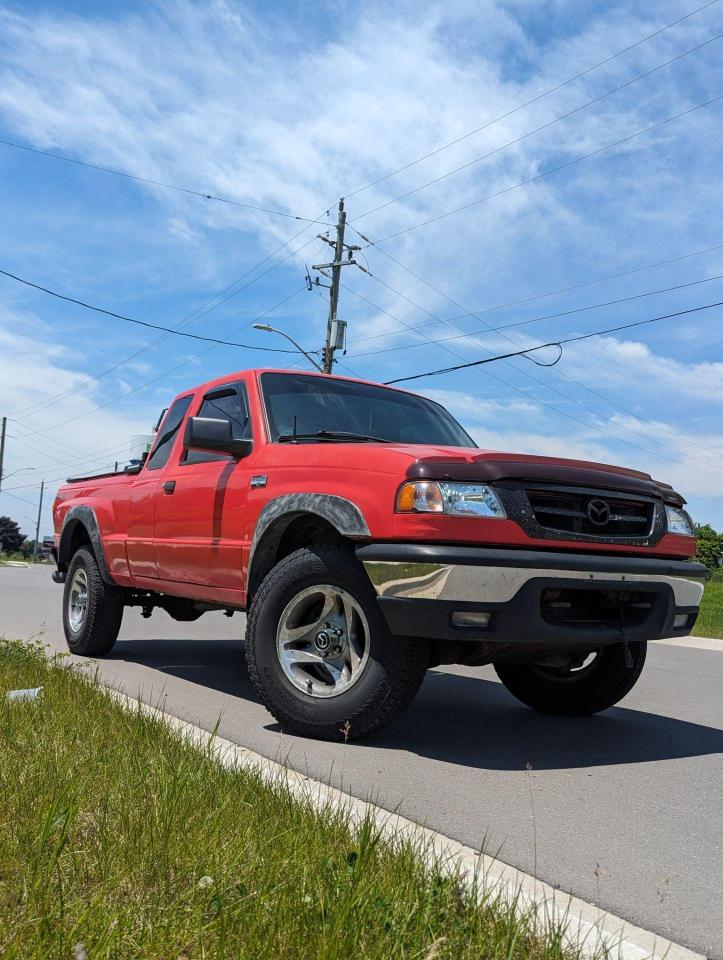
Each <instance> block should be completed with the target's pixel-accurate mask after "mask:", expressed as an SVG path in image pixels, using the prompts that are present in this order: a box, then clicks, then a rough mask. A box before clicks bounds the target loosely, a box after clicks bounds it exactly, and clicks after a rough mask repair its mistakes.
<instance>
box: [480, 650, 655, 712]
mask: <svg viewBox="0 0 723 960" xmlns="http://www.w3.org/2000/svg"><path fill="white" fill-rule="evenodd" d="M647 646H648V645H647V643H644V642H633V643H628V645H627V647H628V651H627V654H626V650H625V646H624V645H623V644H622V643H616V644H613V645H611V646H608V647H602V648H601V649H600V650H598V651H594V659H593V660H592V661H591V662H590V663H589V664H583V665H582V666H580V667H579V668H570V667H567V668H562V667H547V666H543V665H542V664H532V663H522V664H499V665H497V664H495V670H496V672H497V676H498V677H499V678H500V680H501V681H502V683H503V684H504V685H505V687H506V688H507V689H508V690H509V692H510V693H511V694H512V695H513V696H514V697H517V699H518V700H521V701H522V703H524V704H526V705H527V706H528V707H532V709H533V710H539V711H540V712H541V713H554V714H558V715H560V716H567V717H583V716H589V715H590V714H593V713H599V712H600V711H601V710H607V708H608V707H612V706H613V705H614V704H616V703H617V702H618V701H619V700H622V698H623V697H624V696H625V695H626V694H627V693H629V692H630V691H631V690H632V688H633V687H634V686H635V684H636V683H637V680H638V677H639V676H640V674H641V672H642V669H643V666H644V664H645V654H646V651H647Z"/></svg>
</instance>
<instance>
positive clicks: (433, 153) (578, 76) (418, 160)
mask: <svg viewBox="0 0 723 960" xmlns="http://www.w3.org/2000/svg"><path fill="white" fill-rule="evenodd" d="M716 3H718V0H709V2H708V3H704V4H703V5H702V6H700V7H696V9H695V10H691V11H690V13H686V14H685V15H684V16H682V17H679V18H678V19H677V20H673V21H672V23H667V24H665V26H663V27H660V28H659V29H658V30H655V31H654V32H653V33H649V34H647V35H646V36H644V37H641V39H640V40H636V41H635V43H632V44H630V46H627V47H624V48H623V49H622V50H618V51H617V53H613V54H611V55H610V56H608V57H605V59H604V60H600V61H598V62H597V63H594V64H593V65H592V66H590V67H586V68H585V69H584V70H582V71H580V72H579V73H576V74H575V75H574V76H573V77H568V79H567V80H563V81H562V82H561V83H558V84H555V86H553V87H550V88H549V89H547V90H545V91H543V92H542V93H539V94H537V95H536V96H534V97H532V98H531V99H530V100H526V101H525V102H524V103H520V104H518V105H517V106H516V107H514V108H513V109H511V110H508V111H507V112H506V113H503V114H501V115H500V116H498V117H495V118H494V119H492V120H487V121H486V122H485V123H483V124H482V125H481V126H479V127H476V128H475V129H474V130H470V131H469V132H467V133H464V134H462V135H461V136H459V137H456V138H455V139H454V140H450V141H449V142H448V143H445V144H442V146H440V147H436V148H435V149H434V150H430V151H429V153H425V154H424V155H423V156H421V157H417V158H416V159H415V160H410V161H409V162H408V163H405V164H403V166H401V167H397V169H396V170H392V171H391V172H390V173H387V174H385V175H384V176H382V177H378V178H377V179H376V180H372V181H370V182H369V183H366V184H364V185H363V186H361V187H357V188H356V189H355V190H353V191H351V193H347V194H346V198H347V199H350V198H351V197H354V196H356V195H357V194H359V193H362V192H363V191H365V190H368V189H369V188H370V187H375V186H377V185H378V184H380V183H383V182H384V181H385V180H389V179H390V178H391V177H395V176H397V174H399V173H402V172H403V171H404V170H408V169H409V168H410V167H414V166H416V165H417V164H419V163H422V161H423V160H428V159H429V158H430V157H434V156H436V155H437V154H439V153H442V151H444V150H448V149H449V148H450V147H453V146H455V145H456V144H458V143H461V142H462V141H463V140H468V139H469V138H470V137H472V136H474V135H475V134H476V133H481V132H482V130H486V129H487V128H488V127H491V126H492V125H493V124H495V123H499V122H500V121H502V120H506V119H507V118H508V117H511V116H513V114H515V113H518V112H519V111H520V110H523V109H524V108H525V107H529V106H532V104H533V103H538V102H539V101H540V100H542V99H543V98H544V97H547V96H549V95H550V94H551V93H555V92H556V91H558V90H561V89H562V88H563V87H566V86H568V84H571V83H574V82H575V81H576V80H580V79H581V78H582V77H584V76H586V75H587V74H588V73H592V72H593V71H594V70H597V69H598V68H599V67H603V66H605V64H607V63H611V62H612V61H613V60H616V59H617V58H618V57H621V56H622V55H623V54H625V53H628V52H629V51H630V50H634V49H635V48H636V47H639V46H640V45H641V44H643V43H646V42H647V41H648V40H652V39H653V38H654V37H657V36H660V34H662V33H665V31H666V30H670V29H671V28H672V27H676V26H678V24H680V23H683V22H684V21H685V20H688V19H690V17H693V16H695V15H696V14H697V13H701V12H702V11H703V10H706V9H707V8H708V7H712V6H714V4H716Z"/></svg>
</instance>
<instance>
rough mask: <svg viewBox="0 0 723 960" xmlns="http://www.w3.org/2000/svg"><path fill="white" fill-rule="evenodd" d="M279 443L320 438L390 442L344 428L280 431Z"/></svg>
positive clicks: (351, 441) (346, 441)
mask: <svg viewBox="0 0 723 960" xmlns="http://www.w3.org/2000/svg"><path fill="white" fill-rule="evenodd" d="M277 439H278V442H279V443H293V442H294V441H295V440H321V441H325V442H327V443H391V442H392V441H391V440H385V439H384V438H383V437H371V436H369V435H368V434H366V433H347V432H345V431H344V430H317V431H316V433H282V434H280V435H279V437H278V438H277Z"/></svg>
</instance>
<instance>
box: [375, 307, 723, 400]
mask: <svg viewBox="0 0 723 960" xmlns="http://www.w3.org/2000/svg"><path fill="white" fill-rule="evenodd" d="M714 307H723V300H719V301H718V302H716V303H706V304H704V305H703V306H700V307H689V308H688V309H687V310H677V311H675V313H665V314H662V315H661V316H659V317H651V318H649V319H647V320H636V321H634V322H633V323H622V324H619V325H618V326H616V327H607V328H606V329H605V330H595V331H594V332H593V333H585V334H580V335H578V336H576V337H566V338H565V339H563V340H550V341H548V342H547V343H540V344H538V345H537V346H535V347H527V348H526V349H524V350H516V351H514V352H511V353H500V354H497V355H496V356H493V357H485V358H484V359H482V360H472V361H470V362H469V363H460V364H457V365H456V366H453V367H444V368H440V369H439V370H430V371H427V372H426V373H415V374H414V375H412V376H409V377H398V378H397V379H395V380H385V381H384V382H385V383H386V384H392V383H406V382H408V381H409V380H421V379H422V378H423V377H436V376H439V375H440V374H443V373H452V372H453V371H455V370H464V369H466V368H467V367H479V366H482V364H485V363H492V362H493V361H495V360H507V359H510V358H511V357H524V356H527V355H528V354H530V353H535V352H536V351H538V350H544V349H545V348H546V347H560V348H562V347H563V346H564V345H565V344H567V343H578V342H579V341H581V340H591V339H592V338H593V337H602V336H605V334H608V333H618V332H619V331H620V330H631V329H632V328H633V327H642V326H644V325H645V324H649V323H657V322H658V321H659V320H670V319H671V318H672V317H683V316H686V315H688V314H691V313H699V312H700V311H702V310H712V309H713V308H714ZM561 357H562V349H561V351H560V356H559V357H558V358H557V359H556V360H555V361H554V363H553V364H542V365H543V366H554V364H555V363H558V361H559V360H560V359H561Z"/></svg>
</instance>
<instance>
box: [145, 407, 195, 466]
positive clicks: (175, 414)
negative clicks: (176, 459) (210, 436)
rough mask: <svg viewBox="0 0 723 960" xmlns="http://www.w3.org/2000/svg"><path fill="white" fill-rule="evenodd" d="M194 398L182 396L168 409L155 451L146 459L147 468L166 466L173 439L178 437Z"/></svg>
mask: <svg viewBox="0 0 723 960" xmlns="http://www.w3.org/2000/svg"><path fill="white" fill-rule="evenodd" d="M192 399H193V397H181V398H180V400H176V402H175V403H174V404H173V406H172V407H171V409H170V410H169V411H168V414H167V416H166V418H165V419H164V421H163V423H162V424H161V432H160V433H159V434H158V439H157V440H156V443H155V446H154V447H153V452H152V453H151V455H150V457H149V458H148V460H147V461H146V470H160V469H161V467H165V465H166V464H167V463H168V458H169V457H170V455H171V447H172V446H173V441H174V440H175V439H176V434H177V433H178V429H179V427H180V426H181V424H182V423H183V418H184V417H185V416H186V411H187V410H188V408H189V407H190V406H191V400H192Z"/></svg>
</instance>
